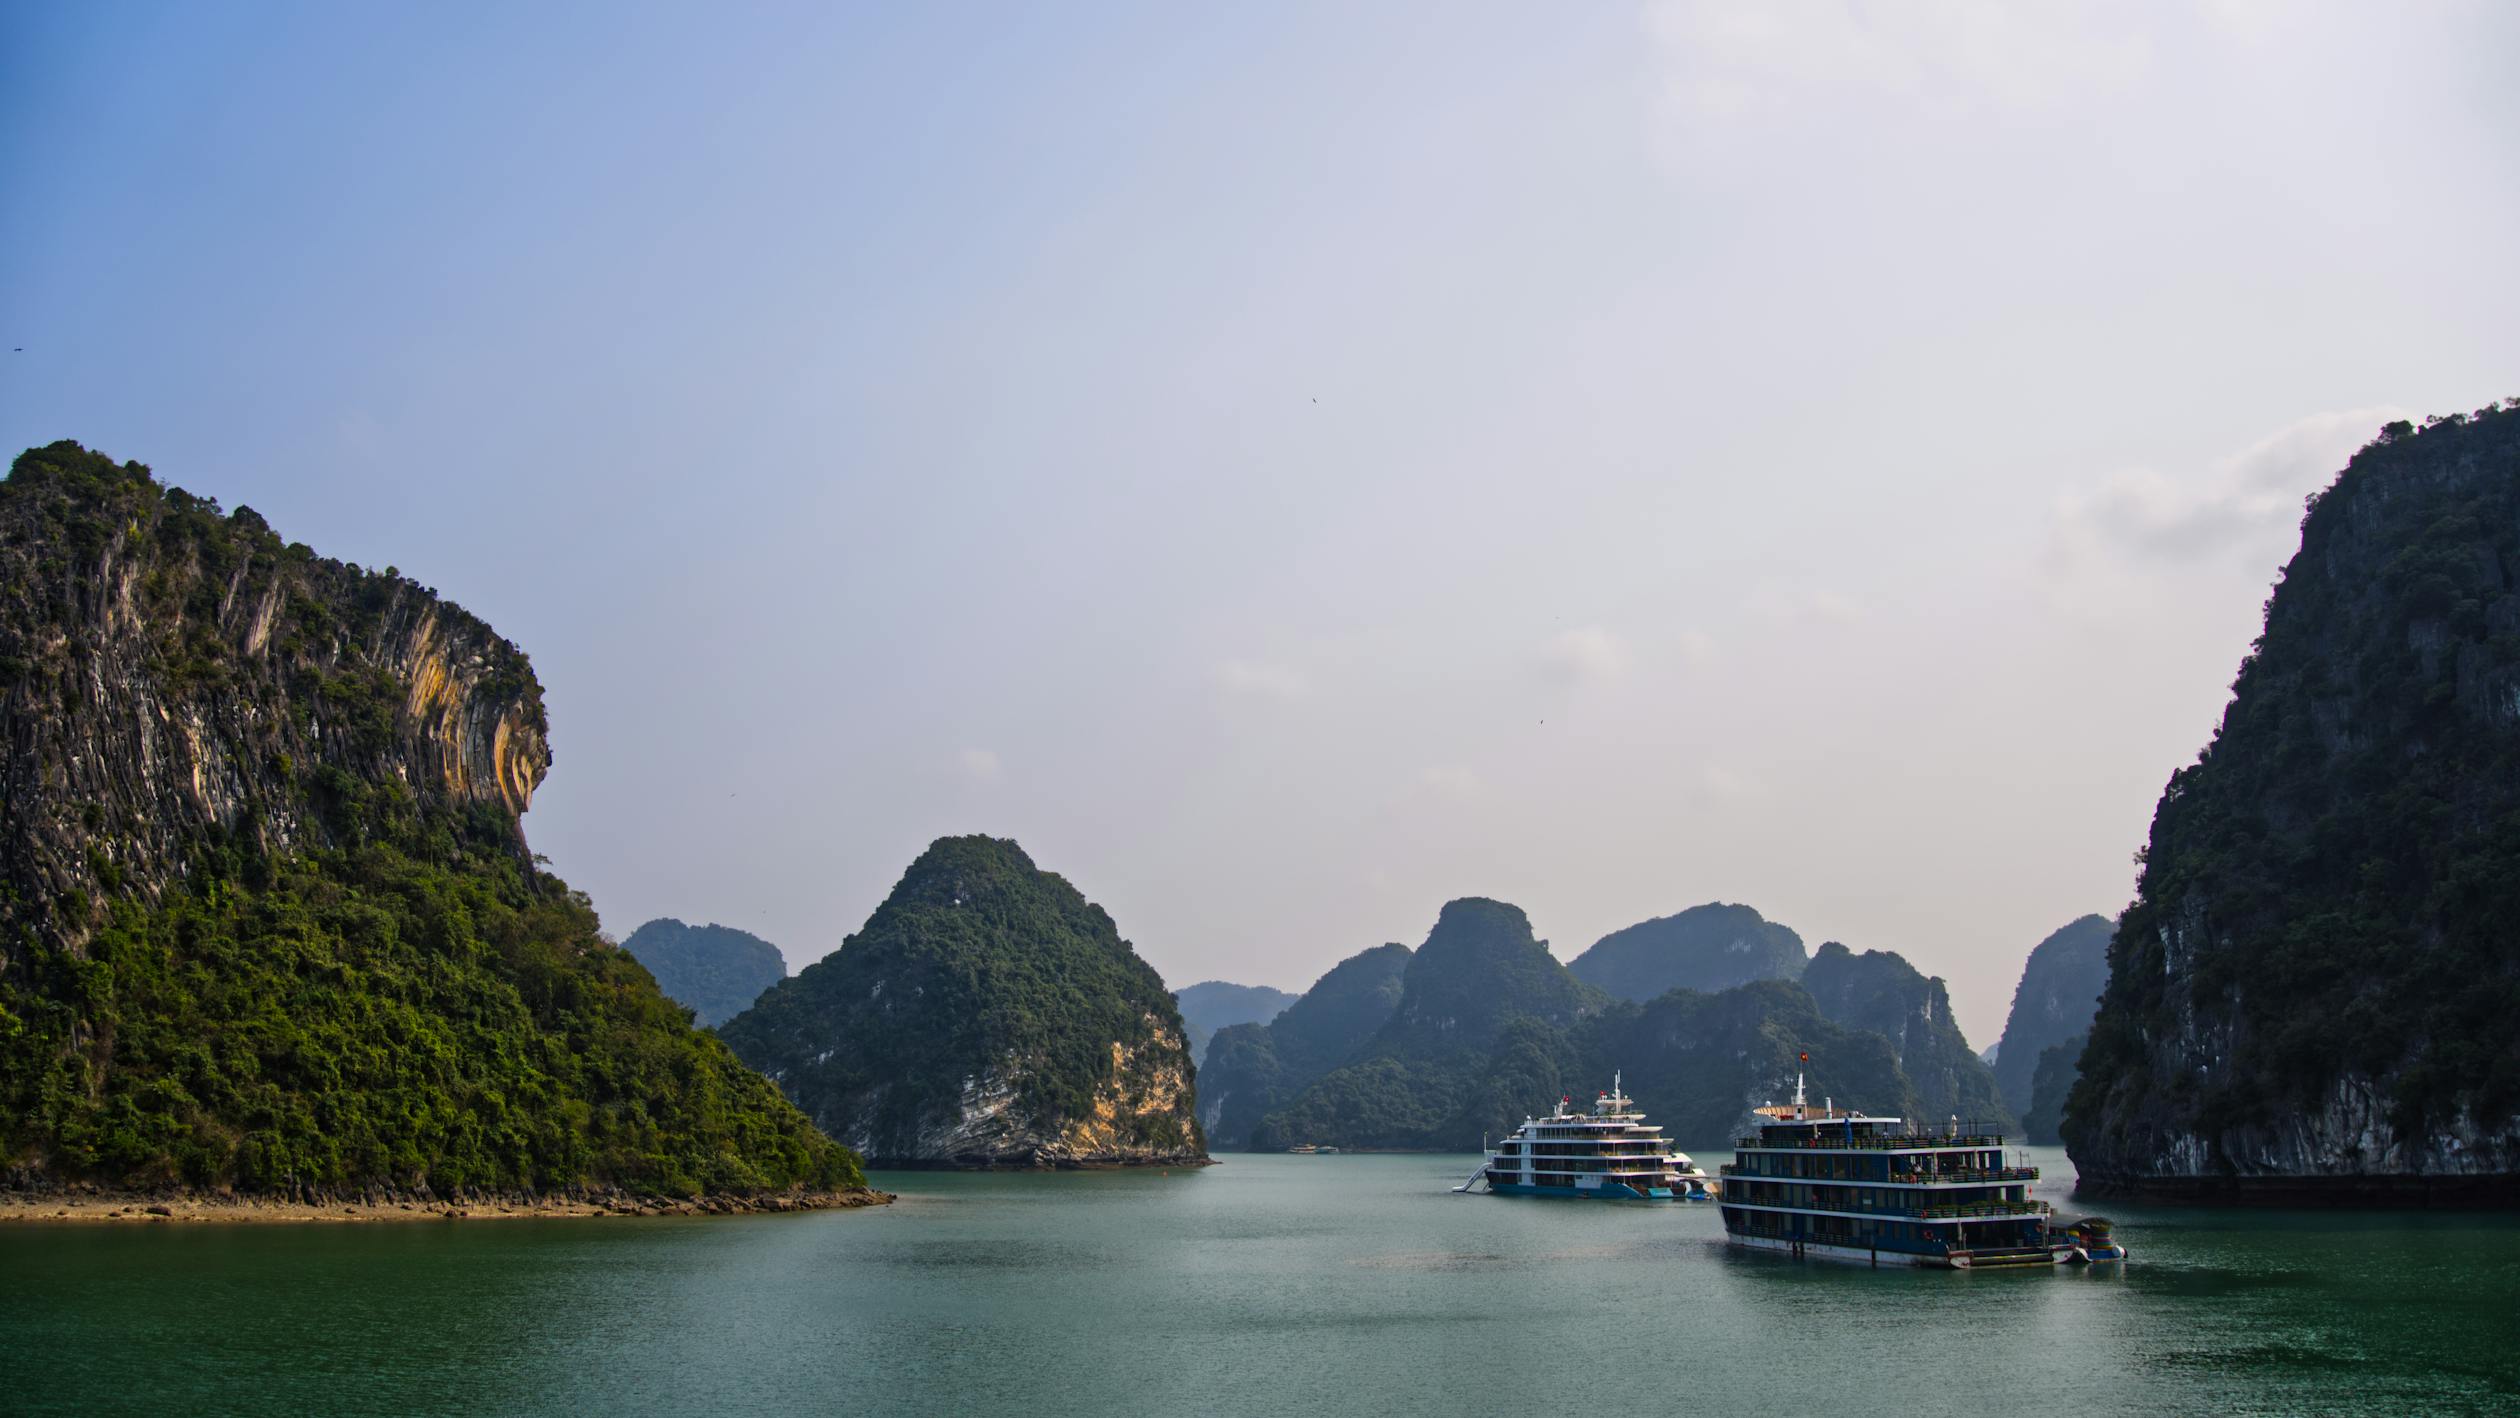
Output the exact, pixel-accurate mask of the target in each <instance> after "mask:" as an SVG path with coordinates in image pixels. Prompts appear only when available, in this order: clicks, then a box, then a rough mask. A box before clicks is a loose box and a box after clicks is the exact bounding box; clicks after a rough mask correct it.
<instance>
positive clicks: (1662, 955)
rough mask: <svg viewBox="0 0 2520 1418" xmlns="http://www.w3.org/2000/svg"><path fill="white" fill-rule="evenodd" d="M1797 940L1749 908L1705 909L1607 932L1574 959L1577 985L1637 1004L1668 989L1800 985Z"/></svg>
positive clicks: (1570, 967)
mask: <svg viewBox="0 0 2520 1418" xmlns="http://www.w3.org/2000/svg"><path fill="white" fill-rule="evenodd" d="M1806 963H1807V958H1806V955H1805V952H1804V948H1803V940H1802V937H1801V936H1799V935H1797V934H1795V933H1794V932H1793V931H1792V930H1790V929H1788V928H1787V927H1785V926H1782V925H1779V924H1777V923H1776V922H1774V921H1770V920H1768V919H1767V918H1765V917H1763V916H1761V915H1760V914H1759V913H1758V912H1757V911H1755V910H1753V909H1751V908H1750V907H1748V906H1733V905H1726V904H1724V903H1722V902H1709V903H1708V904H1706V905H1704V906H1692V907H1690V908H1689V909H1688V910H1685V911H1682V912H1679V913H1678V914H1676V915H1670V916H1657V917H1655V918H1654V919H1653V920H1650V921H1641V922H1639V923H1637V924H1636V925H1633V926H1629V927H1627V928H1625V929H1624V930H1616V931H1612V932H1611V933H1610V934H1608V935H1606V936H1603V937H1602V938H1601V939H1600V940H1597V941H1595V942H1593V946H1592V948H1591V949H1590V950H1587V951H1585V952H1584V953H1583V954H1581V955H1579V956H1577V957H1575V959H1574V960H1573V962H1571V963H1570V964H1569V965H1568V966H1567V969H1568V970H1569V971H1571V972H1572V973H1573V974H1574V976H1575V978H1577V979H1579V980H1582V981H1584V982H1585V983H1587V984H1589V985H1592V986H1593V987H1595V988H1597V989H1600V990H1604V991H1607V992H1608V993H1610V994H1612V995H1615V996H1617V997H1618V998H1620V999H1624V1000H1635V1001H1638V1002H1639V1003H1642V1002H1643V1001H1645V1000H1649V999H1652V998H1654V997H1655V996H1657V995H1660V994H1664V993H1666V992H1668V991H1671V990H1700V991H1704V992H1707V993H1710V994H1711V993H1713V992H1715V991H1718V990H1728V989H1731V988H1732V987H1733V986H1735V985H1746V984H1749V983H1751V982H1752V981H1754V980H1799V979H1801V978H1802V973H1803V968H1804V966H1805V964H1806Z"/></svg>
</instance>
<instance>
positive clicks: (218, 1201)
mask: <svg viewBox="0 0 2520 1418" xmlns="http://www.w3.org/2000/svg"><path fill="white" fill-rule="evenodd" d="M892 1200H893V1196H892V1193H890V1192H880V1191H875V1190H872V1189H860V1190H855V1191H839V1192H770V1193H766V1194H764V1195H760V1196H732V1195H730V1196H704V1197H635V1196H630V1195H628V1194H626V1193H624V1194H621V1195H602V1194H598V1195H590V1196H574V1197H572V1196H555V1197H472V1198H457V1199H453V1200H448V1199H431V1200H422V1199H418V1198H409V1197H406V1198H401V1199H398V1200H394V1201H383V1202H363V1201H356V1200H346V1199H345V1200H338V1201H330V1202H306V1201H287V1200H281V1199H277V1198H272V1197H259V1196H223V1195H219V1194H216V1193H207V1192H158V1193H138V1192H103V1191H98V1192H86V1191H60V1192H49V1191H47V1192H25V1191H8V1190H0V1225H5V1224H7V1223H9V1222H13V1221H18V1222H54V1223H60V1224H70V1225H76V1224H82V1223H99V1224H101V1223H108V1222H125V1223H141V1224H150V1223H155V1224H161V1225H163V1224H168V1223H173V1222H185V1221H211V1222H266V1223H291V1222H294V1223H304V1224H321V1223H325V1222H345V1221H485V1220H496V1219H499V1218H502V1217H542V1218H550V1217H558V1216H583V1217H597V1216H743V1215H758V1214H764V1213H768V1212H780V1211H836V1210H845V1209H847V1208H851V1207H859V1206H882V1205H884V1204H886V1203H888V1202H890V1201H892Z"/></svg>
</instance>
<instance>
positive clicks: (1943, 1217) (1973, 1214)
mask: <svg viewBox="0 0 2520 1418" xmlns="http://www.w3.org/2000/svg"><path fill="white" fill-rule="evenodd" d="M1724 1199H1725V1200H1726V1201H1729V1202H1732V1203H1734V1204H1736V1205H1740V1206H1752V1207H1774V1208H1776V1209H1778V1210H1782V1211H1827V1212H1834V1213H1838V1214H1842V1215H1847V1216H1868V1217H1879V1218H1881V1219H1882V1220H1885V1221H1969V1220H1976V1219H1978V1218H1981V1217H2010V1218H2012V1219H2015V1220H2026V1219H2028V1218H2030V1217H2033V1216H2048V1215H2051V1214H2052V1212H2051V1210H2050V1208H2049V1206H2048V1204H2047V1203H2046V1202H2044V1201H1971V1202H1961V1203H1957V1204H1954V1205H1950V1206H1898V1205H1891V1204H1885V1203H1880V1202H1875V1203H1873V1204H1872V1205H1869V1206H1867V1205H1864V1204H1863V1203H1861V1202H1850V1203H1847V1204H1845V1205H1837V1204H1834V1201H1833V1200H1827V1199H1821V1198H1813V1197H1806V1198H1800V1199H1791V1198H1781V1199H1777V1200H1768V1199H1766V1198H1763V1197H1759V1196H1756V1195H1753V1194H1751V1193H1749V1192H1747V1191H1744V1190H1741V1189H1738V1188H1729V1187H1728V1188H1727V1190H1726V1191H1725V1192H1724Z"/></svg>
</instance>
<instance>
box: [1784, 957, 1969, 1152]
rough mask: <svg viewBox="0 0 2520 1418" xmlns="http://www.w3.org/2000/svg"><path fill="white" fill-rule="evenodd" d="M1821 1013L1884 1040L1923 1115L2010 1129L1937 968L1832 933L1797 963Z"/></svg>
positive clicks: (1929, 1121) (1926, 1120)
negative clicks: (1851, 945)
mask: <svg viewBox="0 0 2520 1418" xmlns="http://www.w3.org/2000/svg"><path fill="white" fill-rule="evenodd" d="M1802 982H1803V987H1804V988H1805V989H1806V990H1808V991H1810V993H1811V997H1812V999H1813V1000H1814V1001H1815V1002H1816V1003H1817V1004H1818V1005H1819V1008H1820V1012H1821V1014H1823V1015H1825V1016H1827V1017H1828V1018H1829V1019H1830V1020H1832V1021H1834V1022H1835V1023H1838V1024H1843V1025H1847V1026H1850V1027H1852V1028H1856V1029H1865V1030H1870V1031H1871V1032H1873V1033H1876V1034H1879V1035H1881V1036H1882V1037H1883V1038H1885V1039H1888V1040H1889V1041H1890V1045H1891V1047H1892V1049H1893V1050H1894V1051H1896V1053H1897V1055H1898V1059H1899V1068H1900V1070H1901V1071H1902V1072H1903V1073H1905V1074H1906V1075H1907V1078H1908V1081H1909V1083H1910V1084H1912V1085H1913V1086H1914V1088H1915V1090H1916V1099H1917V1104H1918V1106H1919V1107H1921V1108H1923V1109H1924V1110H1925V1112H1924V1116H1923V1119H1922V1120H1923V1121H1925V1122H1928V1123H1932V1122H1943V1121H1948V1120H1949V1119H1950V1118H1953V1117H1957V1118H1959V1119H1960V1120H1961V1121H1963V1122H1972V1121H1974V1122H1981V1123H1985V1124H1987V1125H1990V1126H1992V1127H1993V1128H1994V1129H1996V1130H1997V1131H2002V1132H2013V1131H2017V1130H2018V1122H2017V1120H2016V1119H2015V1118H2014V1117H2013V1116H2012V1111H2011V1110H2010V1109H2008V1108H2006V1107H2005V1106H2004V1100H2003V1096H2002V1093H2001V1092H2000V1091H1999V1090H1998V1089H1997V1087H1996V1085H1995V1073H1994V1070H1992V1069H1990V1068H1989V1067H1987V1064H1986V1060H1984V1059H1981V1058H1979V1057H1978V1056H1977V1052H1976V1051H1975V1050H1974V1049H1971V1048H1970V1047H1969V1041H1968V1039H1967V1038H1966V1037H1964V1036H1963V1035H1962V1034H1961V1032H1960V1026H1959V1024H1958V1023H1957V1022H1956V1021H1954V1020H1953V1018H1952V1015H1951V996H1950V993H1949V992H1948V991H1947V990H1946V989H1945V988H1944V985H1943V982H1942V980H1941V978H1940V977H1939V976H1928V975H1925V974H1923V973H1922V972H1920V971H1918V970H1917V968H1916V967H1915V966H1913V965H1910V964H1909V963H1908V962H1907V958H1906V957H1905V956H1903V955H1900V954H1899V953H1898V952H1897V951H1894V950H1867V951H1865V952H1863V953H1862V954H1860V955H1858V954H1856V953H1855V952H1854V951H1852V950H1849V949H1847V948H1846V947H1845V946H1844V945H1842V944H1839V943H1838V942H1836V941H1829V942H1827V943H1826V944H1823V945H1822V946H1821V947H1820V948H1819V949H1818V950H1817V951H1814V952H1813V953H1812V957H1811V964H1810V966H1809V968H1807V969H1805V970H1804V971H1803V979H1802Z"/></svg>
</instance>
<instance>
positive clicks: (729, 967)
mask: <svg viewBox="0 0 2520 1418" xmlns="http://www.w3.org/2000/svg"><path fill="white" fill-rule="evenodd" d="M621 948H622V949H624V950H626V951H629V952H630V953H631V955H633V956H635V957H636V958H637V959H638V962H639V963H640V964H642V965H645V966H646V967H647V968H648V973H649V974H651V975H654V976H655V977H656V987H657V988H658V989H661V990H663V991H664V992H665V993H666V994H667V995H669V996H671V997H672V998H673V999H674V1001H675V1002H676V1003H679V1004H682V1005H686V1006H688V1007H689V1008H690V1010H691V1012H692V1014H693V1015H694V1016H695V1017H697V1018H698V1020H699V1022H700V1023H701V1024H703V1025H714V1024H723V1023H725V1022H726V1021H727V1020H729V1019H732V1018H734V1017H735V1016H736V1015H738V1014H741V1013H743V1012H744V1011H745V1010H746V1009H748V1008H750V1007H751V1005H752V1002H753V1001H754V1000H757V999H759V998H761V992H762V991H763V990H766V989H768V988H770V987H771V986H772V985H775V984H777V983H779V982H780V981H781V980H784V979H786V978H787V957H785V956H783V955H781V954H779V948H778V947H777V946H775V945H772V944H771V943H770V942H768V941H766V940H763V939H762V938H761V937H759V936H757V935H754V934H753V933H752V932H750V931H741V930H737V929H736V928H735V927H733V926H720V925H706V926H693V925H685V924H684V923H682V922H681V921H678V920H675V919H674V918H673V917H671V916H660V917H658V918H657V919H655V920H653V921H650V922H648V923H647V924H645V925H643V926H641V927H639V928H638V929H637V930H635V931H632V932H631V933H630V934H629V936H628V937H627V938H626V939H624V940H623V941H622V942H621Z"/></svg>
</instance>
